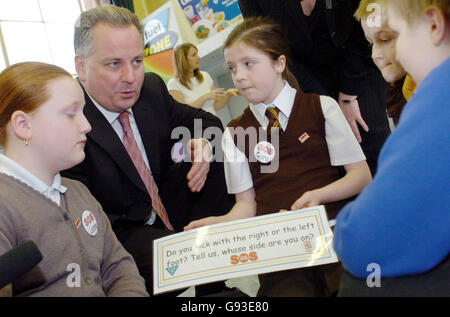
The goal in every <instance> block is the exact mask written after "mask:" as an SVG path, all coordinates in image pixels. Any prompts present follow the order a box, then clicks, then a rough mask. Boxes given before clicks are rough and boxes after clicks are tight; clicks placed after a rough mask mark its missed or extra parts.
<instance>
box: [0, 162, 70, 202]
mask: <svg viewBox="0 0 450 317" xmlns="http://www.w3.org/2000/svg"><path fill="white" fill-rule="evenodd" d="M0 173H3V174H6V175H9V176H11V177H14V178H15V179H18V180H19V181H21V182H23V183H25V184H27V185H28V186H30V187H31V188H33V189H34V190H36V191H38V192H39V193H41V194H42V195H44V196H46V197H47V198H49V199H51V200H52V201H54V202H55V203H56V204H57V205H58V206H59V203H60V198H61V197H60V194H64V193H65V192H66V190H67V188H66V187H65V186H63V185H62V184H61V175H59V174H56V175H55V178H54V179H53V184H52V186H50V187H49V186H47V184H45V183H44V182H43V181H41V180H40V179H39V178H37V177H36V176H35V175H33V174H32V173H30V172H29V171H28V170H27V169H25V168H24V167H23V166H21V165H20V164H18V163H16V162H15V161H13V160H12V159H10V158H9V157H7V156H6V155H4V154H1V153H0Z"/></svg>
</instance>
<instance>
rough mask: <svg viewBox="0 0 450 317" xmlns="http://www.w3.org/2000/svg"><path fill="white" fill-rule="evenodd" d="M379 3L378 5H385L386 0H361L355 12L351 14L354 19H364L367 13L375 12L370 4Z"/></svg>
mask: <svg viewBox="0 0 450 317" xmlns="http://www.w3.org/2000/svg"><path fill="white" fill-rule="evenodd" d="M372 3H373V4H376V5H379V7H380V8H381V7H383V8H384V7H385V5H386V0H361V2H360V3H359V6H358V9H357V10H356V11H355V14H354V15H353V16H354V17H355V18H356V20H358V21H361V20H362V19H365V18H366V17H367V16H368V15H370V14H372V13H376V12H375V10H377V9H376V8H373V9H372V8H371V7H370V5H371V4H372Z"/></svg>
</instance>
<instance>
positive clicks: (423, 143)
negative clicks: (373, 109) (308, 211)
mask: <svg viewBox="0 0 450 317" xmlns="http://www.w3.org/2000/svg"><path fill="white" fill-rule="evenodd" d="M386 5H387V6H388V10H387V12H388V19H389V25H390V27H391V28H392V29H393V30H394V31H395V32H396V33H398V38H397V43H396V51H397V59H398V60H399V62H400V63H401V64H402V66H403V68H404V69H405V70H406V71H407V73H408V74H409V75H410V76H411V77H412V78H413V80H414V81H415V82H416V83H417V84H418V88H417V90H416V93H415V94H414V96H413V97H412V98H411V99H410V101H409V102H408V104H407V105H406V106H405V108H404V110H403V111H404V112H403V113H402V118H401V119H400V122H399V125H398V126H397V127H396V129H395V131H394V132H393V133H392V134H391V136H390V137H389V138H388V140H387V142H386V143H385V145H384V147H383V149H382V151H381V152H380V157H379V162H378V171H377V173H376V175H375V177H374V179H373V182H372V183H371V184H370V185H369V186H368V187H367V188H366V189H365V190H364V191H363V192H362V193H361V194H360V195H359V197H358V198H357V199H356V200H355V201H353V202H352V203H349V204H348V205H346V206H345V207H344V208H343V209H342V210H341V212H340V213H339V215H338V218H337V223H336V227H335V229H334V234H335V237H334V248H335V250H336V252H337V254H338V256H339V258H340V259H341V261H342V263H343V265H344V267H345V269H346V271H347V273H349V274H346V275H345V276H344V278H343V280H342V284H341V293H340V294H341V295H343V296H346V295H350V296H355V295H384V296H387V295H406V296H414V295H418V296H429V295H437V296H450V287H449V285H448V282H449V280H450V279H449V275H450V264H449V262H450V261H449V250H450V162H449V158H450V147H449V145H450V90H449V87H450V58H449V57H450V2H449V1H440V0H408V1H404V0H402V1H399V0H395V1H392V0H390V1H388V0H386ZM373 264H375V265H378V266H376V267H377V268H379V270H378V271H379V272H378V273H380V275H381V283H379V284H381V285H377V286H381V287H377V288H370V286H368V285H370V284H371V283H367V284H366V279H367V281H368V280H369V279H370V276H369V275H371V273H373V269H372V268H373V267H374V266H373ZM368 277H369V278H368ZM358 278H359V279H360V280H358ZM383 279H384V280H383ZM358 281H360V283H359V284H358ZM358 285H359V286H358Z"/></svg>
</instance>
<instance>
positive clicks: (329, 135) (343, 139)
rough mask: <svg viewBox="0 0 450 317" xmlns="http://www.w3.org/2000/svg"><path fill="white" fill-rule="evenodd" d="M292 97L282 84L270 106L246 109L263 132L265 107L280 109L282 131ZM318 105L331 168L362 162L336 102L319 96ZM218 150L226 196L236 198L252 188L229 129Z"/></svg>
mask: <svg viewBox="0 0 450 317" xmlns="http://www.w3.org/2000/svg"><path fill="white" fill-rule="evenodd" d="M296 93H297V90H296V89H295V88H292V87H291V86H290V85H289V84H288V83H287V82H285V86H284V87H283V89H282V90H281V92H280V93H279V94H278V96H277V97H276V98H275V100H274V101H273V102H272V104H270V105H266V104H263V103H260V104H257V105H250V110H251V111H252V113H253V114H254V115H255V118H256V119H257V120H258V122H259V123H260V124H261V126H262V127H264V128H266V127H267V125H268V123H269V119H267V117H266V116H265V112H266V109H267V108H268V107H269V106H271V107H273V106H276V107H277V108H278V109H280V113H279V115H278V120H279V122H280V125H281V128H282V129H283V130H286V127H287V124H288V120H289V116H290V114H291V111H292V106H293V104H294V101H295V95H296ZM320 104H321V107H322V112H323V115H324V117H325V139H326V142H327V146H328V152H329V155H330V161H331V165H332V166H341V165H346V164H351V163H355V162H360V161H363V160H365V159H366V157H365V155H364V153H363V151H362V149H361V146H360V145H359V143H358V141H357V140H356V137H355V135H354V134H353V132H352V130H351V128H350V126H349V124H348V122H347V120H346V119H345V116H344V114H343V113H342V111H341V109H340V108H339V105H338V104H337V102H336V101H335V100H334V99H333V98H331V97H328V96H320ZM222 149H223V153H224V168H225V181H226V184H227V189H228V193H230V194H238V193H242V192H244V191H246V190H247V189H249V188H251V187H253V179H252V174H251V172H250V166H249V164H248V159H247V157H246V156H245V154H244V153H242V152H241V151H240V150H239V149H238V148H237V147H236V145H235V144H234V141H233V138H232V136H231V133H230V131H229V128H226V129H225V132H224V134H223V138H222ZM299 164H300V163H299Z"/></svg>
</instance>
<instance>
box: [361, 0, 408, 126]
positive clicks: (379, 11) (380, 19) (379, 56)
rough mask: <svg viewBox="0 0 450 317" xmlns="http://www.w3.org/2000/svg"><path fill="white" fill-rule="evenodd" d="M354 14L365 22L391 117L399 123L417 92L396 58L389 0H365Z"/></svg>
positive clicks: (366, 35)
mask: <svg viewBox="0 0 450 317" xmlns="http://www.w3.org/2000/svg"><path fill="white" fill-rule="evenodd" d="M354 17H355V18H356V19H357V20H358V21H360V22H361V26H362V29H363V31H364V35H365V37H366V39H367V41H368V42H369V44H370V45H371V51H372V52H371V53H372V60H373V62H374V64H375V65H376V66H377V67H378V69H379V70H380V72H381V74H382V76H383V78H384V80H385V81H386V82H388V83H389V85H387V91H386V93H387V101H386V108H387V112H388V116H389V117H390V118H392V119H393V121H394V124H395V125H397V124H398V121H399V118H400V114H401V111H402V109H403V107H404V105H405V104H406V101H407V100H409V99H410V98H411V96H412V94H413V92H414V89H415V87H416V85H415V83H414V82H413V80H412V79H411V77H409V76H408V75H407V74H406V72H405V70H404V69H403V67H402V65H401V64H400V62H399V61H398V60H396V53H395V43H396V40H397V35H396V33H395V32H394V31H393V30H392V29H391V28H390V27H389V25H388V19H387V11H386V1H382V0H381V1H380V0H361V2H360V3H359V7H358V9H357V10H356V12H355V14H354Z"/></svg>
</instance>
